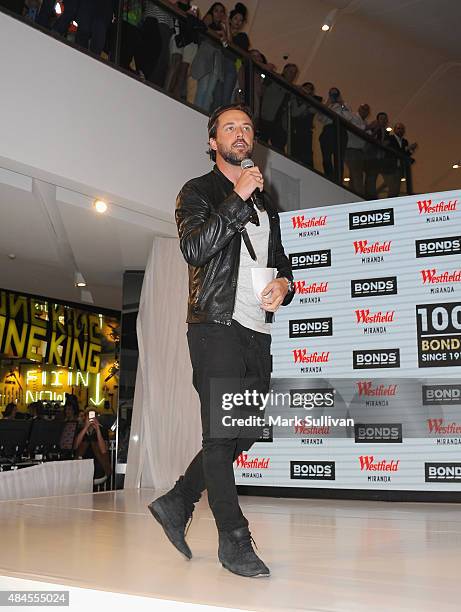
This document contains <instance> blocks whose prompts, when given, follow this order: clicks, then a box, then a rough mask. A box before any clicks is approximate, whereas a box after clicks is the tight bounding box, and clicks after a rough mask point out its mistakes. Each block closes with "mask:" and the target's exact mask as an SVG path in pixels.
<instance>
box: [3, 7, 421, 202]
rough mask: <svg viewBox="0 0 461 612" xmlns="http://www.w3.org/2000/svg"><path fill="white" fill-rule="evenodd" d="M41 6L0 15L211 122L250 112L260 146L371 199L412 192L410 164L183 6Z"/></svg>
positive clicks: (339, 109) (343, 111)
mask: <svg viewBox="0 0 461 612" xmlns="http://www.w3.org/2000/svg"><path fill="white" fill-rule="evenodd" d="M39 4H40V3H39V2H35V3H34V2H30V1H23V0H0V9H1V10H4V11H5V12H8V13H9V14H11V15H13V16H15V17H18V18H22V19H23V20H24V21H26V22H27V23H30V24H31V25H32V26H34V27H38V28H41V29H43V30H45V31H47V32H49V33H50V34H51V35H54V36H56V37H60V38H62V39H63V40H65V41H66V42H67V43H68V44H72V45H75V46H77V47H79V48H81V49H84V50H86V51H87V52H88V53H92V54H94V55H96V56H97V57H98V58H99V59H102V60H103V61H106V62H108V63H109V64H112V65H116V66H118V67H120V68H122V69H124V70H125V71H126V73H127V74H129V75H130V76H132V77H134V78H138V79H142V80H143V81H145V82H146V83H147V84H150V85H151V86H154V87H155V88H157V89H160V90H161V91H163V92H164V93H166V94H168V95H170V96H172V97H174V98H175V99H177V100H180V101H182V102H184V103H186V104H189V105H191V106H193V107H194V108H196V109H198V110H200V111H202V112H204V113H205V114H210V113H211V112H212V111H213V110H214V109H215V108H217V107H218V106H221V105H223V104H229V103H232V102H243V103H245V104H247V105H248V106H249V107H250V108H251V110H252V111H253V113H254V116H255V118H256V125H257V128H258V138H259V141H260V142H262V143H264V144H266V145H267V146H269V147H271V148H273V149H275V150H276V151H278V152H280V153H282V154H284V155H287V156H288V157H289V158H291V159H293V160H294V161H296V162H298V163H300V164H303V165H304V166H306V167H308V168H309V169H311V170H313V171H314V172H316V173H318V174H321V175H322V176H325V177H326V178H328V179H329V180H331V181H333V182H334V183H337V184H338V185H341V186H342V187H344V188H346V189H349V190H350V191H352V192H354V193H356V194H357V195H359V196H361V197H363V198H365V199H376V198H379V197H390V196H397V195H403V194H411V193H412V192H413V191H412V177H411V163H412V159H411V158H410V157H409V156H407V155H405V154H403V153H401V152H400V151H397V150H395V149H393V148H390V147H389V146H386V144H385V139H384V138H381V141H382V142H378V140H377V139H375V138H373V137H372V136H371V135H370V134H369V133H367V132H365V131H363V130H361V129H359V128H358V127H356V125H354V123H353V120H354V117H353V114H352V112H351V111H350V110H349V109H348V108H347V107H343V106H342V105H340V104H339V103H338V104H334V105H331V107H328V106H326V105H324V104H322V102H320V101H319V100H318V99H317V98H316V97H315V96H309V95H307V94H306V93H305V92H304V91H303V90H302V89H301V88H300V87H297V86H295V85H293V84H290V83H289V82H288V81H286V80H285V79H284V78H283V77H281V76H280V75H278V74H275V73H273V72H271V71H270V70H268V69H267V67H266V66H264V65H263V64H259V63H258V62H257V61H255V59H254V57H253V54H250V53H247V52H245V51H243V50H242V49H241V48H240V47H238V46H236V45H235V44H232V43H231V42H229V40H228V38H229V37H228V36H226V35H225V34H224V31H223V30H222V29H221V27H220V26H219V25H218V23H216V24H214V23H211V24H208V25H209V27H207V25H205V23H204V22H203V21H202V20H201V19H199V18H198V16H196V14H194V13H193V12H192V11H191V10H189V12H188V13H185V12H183V11H181V10H180V9H179V8H178V6H183V8H187V6H186V5H187V2H186V3H181V2H178V3H172V2H167V1H162V0H147V1H146V0H99V2H98V3H96V2H95V1H94V0H65V1H64V2H57V1H56V0H43V1H42V3H41V7H40V8H37V7H39ZM34 7H35V8H34ZM239 36H240V35H239ZM233 40H234V42H240V43H242V39H241V38H240V39H239V38H238V37H237V38H235V37H234V38H233ZM243 42H244V41H243ZM242 46H245V45H244V44H243V45H242ZM383 129H384V128H383Z"/></svg>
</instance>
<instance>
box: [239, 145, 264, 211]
mask: <svg viewBox="0 0 461 612" xmlns="http://www.w3.org/2000/svg"><path fill="white" fill-rule="evenodd" d="M254 165H255V164H254V161H253V160H252V159H250V158H249V157H247V158H245V159H242V161H241V162H240V167H241V168H242V170H246V169H247V168H254ZM257 192H258V189H255V190H254V191H253V193H252V194H251V196H250V200H251V202H252V204H253V206H255V207H256V208H257V209H258V210H259V211H263V210H264V204H263V203H262V202H261V200H260V199H259V198H258V196H257Z"/></svg>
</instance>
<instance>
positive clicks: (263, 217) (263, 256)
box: [232, 210, 271, 334]
mask: <svg viewBox="0 0 461 612" xmlns="http://www.w3.org/2000/svg"><path fill="white" fill-rule="evenodd" d="M257 214H258V218H259V227H257V226H256V225H254V223H251V222H248V223H247V224H246V225H245V229H246V230H247V232H248V236H249V238H250V240H251V244H252V245H253V248H254V251H255V253H256V261H254V260H253V259H251V257H250V254H249V253H248V249H247V247H246V245H245V243H244V241H243V238H242V245H241V247H240V265H239V273H238V281H237V290H236V295H235V306H234V314H233V317H232V318H233V319H235V320H236V321H238V322H239V323H240V324H241V325H243V326H244V327H248V328H249V329H253V330H255V331H257V332H261V333H263V334H270V333H271V331H270V330H271V325H270V323H266V311H265V310H263V309H262V308H261V304H260V302H259V301H258V300H257V298H256V296H255V294H254V291H253V283H252V280H251V268H266V267H267V255H268V247H269V217H268V215H267V212H266V211H262V212H261V211H259V210H257Z"/></svg>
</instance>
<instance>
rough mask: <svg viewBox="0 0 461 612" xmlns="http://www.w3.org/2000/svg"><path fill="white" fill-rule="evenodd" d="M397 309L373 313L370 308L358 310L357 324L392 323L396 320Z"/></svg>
mask: <svg viewBox="0 0 461 612" xmlns="http://www.w3.org/2000/svg"><path fill="white" fill-rule="evenodd" d="M394 315H395V310H387V311H386V312H382V311H381V310H379V311H378V312H374V313H372V312H371V311H370V309H369V308H367V309H365V310H356V311H355V316H356V318H357V324H359V323H392V322H393V321H394Z"/></svg>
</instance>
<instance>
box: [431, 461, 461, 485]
mask: <svg viewBox="0 0 461 612" xmlns="http://www.w3.org/2000/svg"><path fill="white" fill-rule="evenodd" d="M424 471H425V477H426V482H444V483H447V484H450V483H461V463H453V462H450V463H427V462H426V463H425V464H424Z"/></svg>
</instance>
